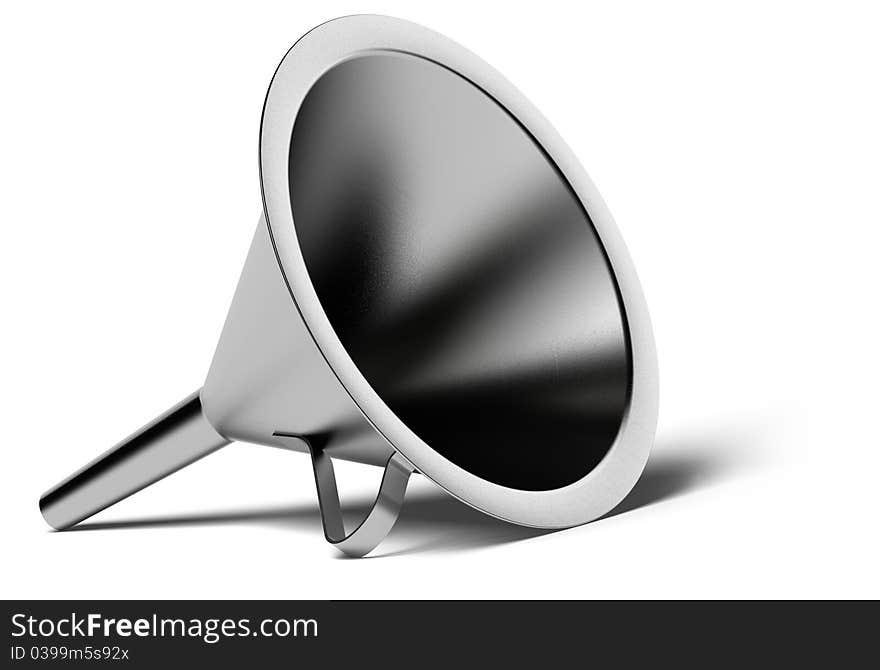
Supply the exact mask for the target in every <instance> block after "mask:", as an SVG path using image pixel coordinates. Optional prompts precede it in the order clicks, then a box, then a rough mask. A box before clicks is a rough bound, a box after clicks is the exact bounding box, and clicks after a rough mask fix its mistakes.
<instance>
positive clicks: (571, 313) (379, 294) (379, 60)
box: [290, 52, 631, 491]
mask: <svg viewBox="0 0 880 670" xmlns="http://www.w3.org/2000/svg"><path fill="white" fill-rule="evenodd" d="M290 198H291V204H292V208H293V221H294V225H295V227H296V232H297V237H298V240H299V243H300V247H301V249H302V253H303V258H304V259H305V264H306V268H307V269H308V272H309V277H310V279H311V281H312V284H313V285H314V287H315V291H316V293H317V295H318V299H319V300H320V302H321V306H322V307H323V309H324V311H325V313H326V315H327V318H328V319H329V320H330V324H331V326H332V327H333V329H334V330H335V332H336V334H337V335H338V336H339V340H340V341H341V343H342V345H343V346H344V347H345V349H346V351H347V352H348V354H349V356H351V359H352V360H353V362H354V364H355V365H356V366H357V368H358V370H360V372H361V373H362V374H363V375H364V377H365V378H366V380H367V382H369V384H370V385H371V386H372V387H373V389H375V391H376V392H377V393H378V394H379V395H380V396H381V398H382V399H383V400H384V402H385V403H386V404H387V405H388V407H389V409H390V410H391V411H392V412H394V413H395V414H396V415H397V416H398V417H400V419H401V420H403V421H404V422H405V423H406V424H407V425H408V426H409V427H410V428H411V429H412V430H413V431H414V432H415V433H416V434H417V435H418V436H419V437H420V438H421V439H422V440H423V441H424V442H426V443H427V444H428V445H429V446H430V447H431V448H432V449H434V450H435V451H437V452H438V453H440V454H441V455H442V456H444V457H446V458H448V459H449V460H451V461H452V462H454V463H456V464H457V465H459V466H460V467H462V468H464V469H466V470H468V471H469V472H471V473H473V474H475V475H477V476H479V477H481V478H483V479H486V480H488V481H492V482H494V483H496V484H500V485H503V486H507V487H511V488H516V489H527V490H536V491H537V490H546V489H553V488H559V487H562V486H565V485H567V484H571V483H572V482H575V481H577V480H579V479H581V478H582V477H583V476H584V475H586V474H587V473H588V472H589V471H590V470H591V469H592V468H593V467H595V466H596V464H598V463H599V461H600V460H602V458H603V457H604V456H605V454H606V453H607V452H608V449H609V448H610V447H611V444H612V442H613V441H614V438H615V437H616V435H617V431H618V428H619V427H620V423H621V418H622V416H623V414H624V412H625V410H626V405H627V402H628V400H629V393H628V387H629V382H630V376H631V371H630V365H629V352H628V342H627V336H626V333H625V330H624V327H623V316H622V314H621V310H620V305H619V303H618V296H617V286H616V284H615V282H614V279H613V277H612V276H611V273H610V270H609V267H608V263H607V261H606V259H605V255H604V252H603V250H602V247H601V245H600V243H599V241H598V239H597V237H596V233H595V231H594V229H593V227H592V224H591V223H590V221H589V219H588V217H587V215H586V212H585V211H584V209H583V207H582V206H581V204H580V203H579V202H578V200H577V198H576V197H575V196H574V194H573V193H572V192H571V189H570V188H569V186H568V184H567V183H566V182H565V179H564V178H563V177H562V176H561V175H560V174H559V173H558V171H557V170H556V169H555V167H554V166H553V164H552V163H551V162H550V161H549V160H548V159H547V157H546V156H545V155H544V154H543V153H542V152H541V149H540V147H538V146H537V145H536V144H535V142H534V140H533V139H532V138H531V137H530V136H529V135H528V133H527V132H525V130H524V129H523V128H522V127H521V126H520V125H519V124H518V123H517V122H516V121H514V120H513V119H512V118H511V117H510V115H509V114H507V113H506V112H505V111H504V110H503V109H502V108H501V107H499V106H498V104H497V103H495V102H494V101H493V100H491V99H490V98H489V97H487V96H486V95H485V94H484V93H483V92H481V91H480V90H479V89H477V88H476V87H474V86H473V85H472V84H470V83H469V82H467V81H466V80H465V79H463V78H462V77H460V76H459V75H456V74H454V73H453V72H450V71H449V70H448V69H446V68H443V67H441V66H439V65H437V64H436V63H432V62H430V61H427V60H425V59H423V58H417V57H414V56H408V55H403V54H395V53H387V52H386V53H372V54H368V55H364V56H360V57H355V58H352V59H349V60H346V61H344V62H343V63H340V64H339V65H336V66H335V67H333V68H331V69H330V70H329V71H328V72H326V73H325V74H324V75H323V76H322V77H321V78H320V79H318V81H317V82H315V84H314V85H313V86H312V88H311V90H310V91H309V93H308V95H307V96H306V98H305V101H304V102H303V104H302V106H301V108H300V110H299V113H298V115H297V118H296V123H295V125H294V128H293V139H292V141H291V144H290Z"/></svg>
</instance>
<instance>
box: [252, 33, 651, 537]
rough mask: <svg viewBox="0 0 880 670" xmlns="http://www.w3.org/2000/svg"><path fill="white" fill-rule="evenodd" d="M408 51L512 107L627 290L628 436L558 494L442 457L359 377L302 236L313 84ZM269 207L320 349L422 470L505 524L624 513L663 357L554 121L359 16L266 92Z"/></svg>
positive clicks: (410, 38)
mask: <svg viewBox="0 0 880 670" xmlns="http://www.w3.org/2000/svg"><path fill="white" fill-rule="evenodd" d="M369 52H397V53H405V54H409V55H412V56H416V57H420V58H424V59H427V60H429V61H433V62H435V63H437V64H439V65H441V66H442V67H445V68H447V69H449V70H451V71H452V72H454V73H456V74H458V75H459V76H461V77H463V78H465V79H466V80H468V81H469V82H470V83H472V84H473V85H474V86H476V87H477V88H479V89H480V90H481V91H482V92H483V93H485V94H486V95H487V96H489V97H490V98H491V99H493V100H494V101H495V102H496V103H497V104H498V105H500V106H501V107H502V108H503V109H504V110H506V111H507V112H508V113H509V114H510V115H511V116H512V117H513V118H514V119H515V120H516V121H517V122H518V123H519V124H520V125H521V126H522V127H523V128H524V130H525V131H526V132H528V133H529V134H531V136H532V137H533V139H534V140H535V142H536V143H537V144H538V145H539V146H540V147H541V149H542V150H543V151H544V152H545V153H546V154H547V156H548V157H549V159H550V160H551V161H552V162H553V164H554V165H555V166H556V168H557V169H558V171H559V173H560V174H561V175H562V176H563V177H564V179H565V180H566V181H567V182H568V184H569V186H570V187H571V190H572V191H573V192H574V194H575V195H576V196H577V198H578V199H579V201H580V203H581V205H582V207H583V208H584V210H585V211H586V212H587V214H588V216H589V219H590V222H591V223H592V225H593V228H594V230H595V231H596V234H597V236H598V238H599V241H600V243H601V245H602V247H603V249H604V251H605V254H606V257H607V259H608V263H609V266H610V268H611V271H612V273H613V276H614V279H615V282H616V284H617V286H618V289H619V298H620V302H621V307H622V311H623V312H624V314H625V319H624V322H625V328H626V329H627V331H628V333H627V334H628V337H629V344H630V356H631V365H632V370H631V378H632V388H631V389H630V397H629V403H628V406H627V409H626V411H625V413H624V416H623V417H622V419H621V425H620V429H619V431H618V434H617V437H616V438H615V440H614V442H613V444H612V445H611V447H610V448H609V449H608V452H607V454H606V455H605V457H604V458H603V459H602V461H601V462H600V463H599V464H598V465H597V466H596V467H595V468H593V469H592V470H591V471H590V472H588V473H587V474H586V475H585V476H584V477H582V478H581V479H579V480H577V481H576V482H574V483H572V484H569V485H567V486H563V487H561V488H557V489H550V490H539V491H530V490H521V489H513V488H508V487H505V486H501V485H498V484H495V483H492V482H489V481H487V480H485V479H482V478H480V477H478V476H476V475H474V474H472V473H470V472H469V471H467V470H465V469H464V468H462V467H460V466H458V465H456V464H455V463H453V462H452V461H450V460H448V459H447V458H445V457H443V456H441V455H440V454H439V453H437V452H436V451H435V450H433V449H432V448H431V447H430V445H428V444H427V443H425V442H424V441H422V440H421V439H420V438H419V437H418V435H416V434H415V433H414V432H413V431H412V430H411V429H410V428H408V427H407V425H406V424H405V423H404V422H403V421H402V420H401V419H400V418H399V417H397V415H396V414H395V413H394V412H393V411H392V410H391V409H390V408H389V407H388V406H387V404H386V403H385V401H384V400H383V399H382V397H381V396H380V395H379V393H378V392H377V391H376V390H375V389H373V388H372V386H371V385H370V384H369V382H368V381H367V380H366V379H365V378H364V376H363V375H362V374H361V372H360V371H359V369H358V367H357V365H356V364H355V362H354V360H353V359H352V358H351V357H350V356H349V354H348V352H347V351H346V349H345V347H344V346H343V344H342V342H341V341H340V339H339V337H338V335H337V334H336V332H335V330H334V329H333V327H332V325H331V324H330V321H329V319H328V318H327V315H326V314H325V312H324V309H323V307H322V305H321V302H320V299H319V297H318V294H317V291H316V290H315V288H314V286H313V284H312V281H311V279H310V276H309V274H308V271H307V269H306V263H305V259H304V257H303V253H302V250H301V249H300V245H299V242H298V239H297V233H296V227H295V223H294V220H293V210H292V206H291V198H290V190H289V186H288V185H289V162H288V158H289V152H290V143H291V139H292V133H293V127H294V122H295V120H296V116H297V113H298V111H299V108H300V106H301V105H302V103H303V101H304V100H305V97H306V95H307V94H308V92H309V91H310V90H311V88H312V86H313V85H314V83H315V82H316V81H317V80H318V79H320V77H322V76H323V75H324V74H325V73H326V72H327V71H329V70H330V69H331V68H333V67H334V66H336V65H338V64H339V63H341V62H343V61H345V60H348V59H350V58H353V57H356V56H360V55H363V54H366V53H369ZM259 167H260V177H261V187H262V193H263V204H264V210H265V215H266V221H267V223H268V228H269V233H270V236H271V239H272V243H273V246H274V248H275V253H276V256H277V259H278V262H279V266H280V269H281V271H282V274H283V276H284V278H285V281H286V283H287V286H288V288H289V290H290V293H291V297H292V299H293V301H294V303H295V305H296V307H297V309H298V310H299V312H300V314H301V315H302V318H303V321H304V323H305V324H306V328H307V329H308V331H309V334H310V335H311V337H312V339H313V340H314V342H315V344H316V346H317V347H318V349H319V350H320V352H321V354H322V355H323V357H324V358H325V360H326V361H327V363H328V365H329V366H330V368H331V369H332V370H333V372H334V374H335V375H336V377H337V379H338V380H339V382H340V383H341V384H342V386H343V387H344V388H345V390H346V392H347V393H348V394H349V396H350V397H351V398H352V400H353V402H354V403H355V404H356V405H357V406H358V408H359V409H360V411H361V412H362V413H363V415H364V416H365V417H366V419H367V420H368V421H369V422H370V423H371V424H372V425H373V426H374V428H375V429H376V430H377V431H378V432H379V433H380V434H381V435H382V436H383V437H384V438H385V439H386V440H387V441H388V442H389V443H390V444H391V445H392V446H393V447H394V448H395V449H396V450H398V451H399V452H400V453H401V454H402V455H403V456H404V457H405V458H406V459H407V460H408V461H410V462H411V463H412V464H413V465H414V466H415V467H416V468H417V469H418V470H419V471H420V472H422V473H423V474H424V475H426V476H427V477H428V478H429V479H431V480H432V481H434V482H435V483H437V484H438V485H439V486H440V487H442V488H443V489H445V490H446V491H448V492H449V493H450V494H452V495H453V496H455V497H456V498H458V499H460V500H462V501H463V502H465V503H466V504H468V505H470V506H472V507H475V508H477V509H479V510H481V511H482V512H484V513H486V514H489V515H491V516H495V517H498V518H501V519H504V520H506V521H511V522H514V523H518V524H521V525H526V526H534V527H540V528H561V527H568V526H574V525H578V524H581V523H586V522H588V521H591V520H593V519H595V518H598V517H600V516H602V515H604V514H605V513H607V512H608V511H610V510H611V509H612V508H613V507H614V506H616V505H617V504H618V503H619V502H620V501H621V500H622V499H623V498H624V497H625V496H626V494H627V493H628V492H629V491H630V490H631V489H632V487H633V485H634V484H635V482H636V481H637V480H638V477H639V476H640V474H641V472H642V470H643V468H644V465H645V463H646V462H647V458H648V454H649V452H650V448H651V444H652V442H653V436H654V431H655V427H656V422H657V404H658V385H657V362H656V352H655V348H654V340H653V334H652V330H651V325H650V319H649V316H648V311H647V306H646V304H645V299H644V296H643V294H642V290H641V286H640V284H639V281H638V278H637V276H636V273H635V269H634V267H633V264H632V261H631V259H630V257H629V253H628V251H627V249H626V246H625V244H624V242H623V239H622V238H621V236H620V233H619V231H618V230H617V227H616V225H615V223H614V221H613V219H612V217H611V215H610V213H609V212H608V209H607V207H606V206H605V204H604V202H603V201H602V199H601V196H600V195H599V193H598V191H597V190H596V188H595V186H594V185H593V184H592V182H591V181H590V179H589V177H588V176H587V174H586V172H585V171H584V169H583V167H581V165H580V163H579V162H578V160H577V158H576V157H575V156H574V154H573V152H572V150H571V149H570V148H569V147H568V146H567V144H566V143H565V142H564V141H563V140H562V138H561V137H560V136H559V135H558V134H557V133H556V131H555V130H554V129H553V127H552V126H551V125H550V123H549V122H548V121H547V120H546V119H544V117H543V116H542V115H541V114H540V112H538V110H537V109H536V108H535V107H534V106H533V105H532V104H531V103H530V102H529V101H528V100H527V99H526V97H525V96H524V95H523V94H522V93H520V92H519V91H518V90H517V89H516V88H514V87H513V86H512V85H511V84H510V83H509V82H508V81H507V80H506V79H505V78H504V77H503V76H502V75H501V74H500V73H498V72H497V71H496V70H494V69H493V68H492V67H491V66H489V65H488V64H487V63H485V62H484V61H482V60H481V59H480V58H479V57H477V56H476V55H474V54H472V53H471V52H469V51H468V50H466V49H465V48H464V47H462V46H460V45H458V44H457V43H455V42H453V41H452V40H449V39H447V38H446V37H443V36H442V35H440V34H438V33H435V32H433V31H431V30H428V29H426V28H423V27H421V26H419V25H416V24H413V23H410V22H407V21H403V20H400V19H393V18H389V17H381V16H349V17H343V18H340V19H335V20H333V21H329V22H327V23H324V24H322V25H320V26H318V27H317V28H315V29H313V30H312V31H310V32H309V33H307V34H306V35H305V36H303V37H302V38H301V39H300V40H299V41H297V42H296V43H295V44H294V46H293V47H292V48H291V49H290V51H288V53H287V54H286V55H285V57H284V59H283V60H282V62H281V64H280V65H279V67H278V69H277V71H276V73H275V75H274V77H273V79H272V82H271V84H270V87H269V91H268V94H267V97H266V102H265V106H264V109H263V117H262V123H261V130H260V145H259Z"/></svg>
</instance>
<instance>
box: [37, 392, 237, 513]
mask: <svg viewBox="0 0 880 670" xmlns="http://www.w3.org/2000/svg"><path fill="white" fill-rule="evenodd" d="M226 444H229V440H227V439H226V438H225V437H223V436H221V435H219V434H218V433H217V431H215V430H214V429H213V428H212V427H211V424H210V423H208V421H207V420H206V419H205V416H204V415H203V414H202V405H201V402H200V400H199V393H198V391H196V392H195V393H193V394H192V395H190V396H189V397H187V398H186V399H185V400H183V401H182V402H180V403H179V404H177V405H175V406H174V407H172V408H171V409H170V410H168V411H167V412H166V413H165V414H163V415H162V416H160V417H159V418H157V419H155V420H154V421H152V422H150V423H148V424H147V425H146V426H144V427H143V428H141V429H140V430H139V431H137V432H136V433H134V434H132V435H130V436H128V437H127V438H126V439H124V440H123V441H122V442H120V443H119V444H117V445H116V446H115V447H113V448H112V449H110V450H109V451H107V452H106V453H104V454H102V455H101V456H99V457H98V458H96V459H95V460H94V461H92V462H91V463H89V464H88V465H86V466H85V467H84V468H82V469H81V470H79V471H77V472H76V473H74V474H73V475H71V476H70V477H68V478H67V479H65V480H64V481H63V482H61V483H60V484H58V485H57V486H55V487H53V488H52V489H50V490H49V491H47V492H46V493H45V494H43V497H42V498H40V511H42V513H43V517H44V518H45V519H46V521H47V522H48V524H49V525H50V526H52V527H53V528H57V529H58V530H62V529H64V528H69V527H70V526H73V525H75V524H77V523H79V522H80V521H82V520H83V519H86V518H88V517H90V516H92V515H93V514H96V513H97V512H100V511H101V510H102V509H104V508H106V507H109V506H110V505H112V504H113V503H116V502H119V501H120V500H122V499H123V498H127V497H128V496H130V495H131V494H132V493H135V492H137V491H140V490H141V489H142V488H144V487H146V486H149V485H150V484H152V483H154V482H157V481H159V480H160V479H162V478H163V477H166V476H168V475H170V474H171V473H172V472H176V471H177V470H180V469H181V468H184V467H186V466H187V465H189V464H190V463H193V462H194V461H197V460H199V459H200V458H202V457H203V456H207V455H208V454H210V453H211V452H213V451H216V450H217V449H219V448H220V447H222V446H224V445H226Z"/></svg>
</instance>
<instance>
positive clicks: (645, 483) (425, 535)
mask: <svg viewBox="0 0 880 670" xmlns="http://www.w3.org/2000/svg"><path fill="white" fill-rule="evenodd" d="M752 446H754V445H751V444H743V443H741V440H739V439H730V436H728V438H727V439H717V440H708V439H700V440H698V439H693V440H688V441H675V442H668V443H663V442H658V444H657V445H656V447H655V449H654V453H653V455H652V457H651V459H650V460H649V462H648V464H647V466H646V468H645V471H644V473H643V474H642V476H641V478H640V479H639V481H638V482H637V483H636V485H635V487H634V488H633V490H632V491H631V492H630V493H629V495H627V497H626V498H625V499H624V500H623V501H622V502H621V503H620V504H619V505H618V506H617V507H616V508H614V509H613V510H612V511H611V512H609V513H608V514H606V515H605V516H604V517H603V518H602V519H603V520H606V521H607V520H610V519H611V518H613V517H616V516H619V515H621V514H627V513H630V512H634V511H636V510H639V509H643V508H646V507H650V506H653V505H656V504H657V503H660V502H662V501H664V500H670V499H672V498H676V497H679V496H681V495H684V494H686V493H689V492H693V491H696V490H700V489H703V488H705V487H707V486H710V485H712V484H714V483H716V482H718V481H721V480H723V479H727V478H729V477H731V476H734V475H736V474H737V471H739V470H741V469H742V466H743V465H747V464H748V462H747V459H744V458H742V455H743V454H744V453H746V452H745V451H744V450H743V447H748V448H750V447H752ZM371 505H372V500H371V499H365V498H360V497H359V498H357V499H355V501H353V502H352V503H351V504H350V505H349V506H348V507H347V510H346V512H345V520H346V524H347V525H349V524H353V523H357V521H358V520H359V519H361V518H363V516H364V515H365V514H366V513H367V512H368V511H369V509H370V507H371ZM241 523H246V524H247V523H256V524H262V525H268V526H275V527H279V526H280V527H284V528H295V529H299V530H307V531H309V532H314V533H316V534H320V533H321V532H322V531H321V521H320V512H319V509H318V505H317V504H316V503H305V504H297V505H276V506H267V507H259V508H254V509H248V510H231V511H218V512H199V513H193V514H180V515H173V516H161V517H144V518H140V519H130V520H120V521H93V522H88V523H83V524H80V525H78V526H75V527H73V528H71V529H70V531H75V532H78V531H96V530H120V529H134V528H162V527H169V528H170V527H185V526H210V525H226V524H228V525H235V524H241ZM551 532H554V531H550V530H544V529H537V528H526V527H522V526H516V525H513V524H510V523H506V522H504V521H499V520H497V519H494V518H492V517H489V516H486V515H484V514H482V513H481V512H478V511H476V510H474V509H472V508H470V507H468V506H467V505H464V504H462V503H460V502H459V501H458V500H455V499H454V498H452V497H451V496H449V495H448V494H446V493H445V492H444V491H442V490H440V489H436V488H433V489H427V490H414V491H411V492H410V493H409V494H408V495H407V498H406V504H405V505H404V507H403V512H402V513H401V516H400V519H399V520H398V522H397V524H396V526H395V527H394V530H393V531H392V533H391V535H390V536H389V538H388V540H386V544H387V549H386V550H385V551H383V550H382V549H383V548H385V547H386V544H383V545H382V546H380V548H379V550H378V551H377V552H376V553H374V554H372V556H373V557H376V558H379V557H389V556H400V555H405V554H414V553H423V552H428V553H432V552H433V553H436V552H447V551H460V550H466V549H479V548H482V547H490V546H498V545H504V544H510V543H513V542H518V541H523V540H528V539H532V538H537V537H539V536H541V535H546V534H548V533H551ZM340 556H341V555H340Z"/></svg>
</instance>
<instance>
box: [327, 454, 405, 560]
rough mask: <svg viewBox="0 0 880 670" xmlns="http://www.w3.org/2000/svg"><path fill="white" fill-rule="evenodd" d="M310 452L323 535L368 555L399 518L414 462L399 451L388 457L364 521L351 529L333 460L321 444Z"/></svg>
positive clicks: (337, 544) (345, 549)
mask: <svg viewBox="0 0 880 670" xmlns="http://www.w3.org/2000/svg"><path fill="white" fill-rule="evenodd" d="M311 453H312V467H313V468H314V471H315V486H316V488H317V492H318V503H319V505H320V508H321V522H322V524H323V526H324V537H325V538H326V539H327V541H328V542H329V543H330V544H332V545H333V546H335V547H336V548H337V549H339V551H341V552H342V553H344V554H346V555H348V556H352V557H354V558H359V557H361V556H366V555H367V554H368V553H370V552H371V551H372V550H373V549H375V548H376V547H377V546H378V545H379V543H380V542H381V541H382V540H383V539H385V536H386V535H388V533H389V532H390V531H391V528H392V527H393V526H394V524H395V522H396V521H397V517H398V516H399V515H400V510H401V508H402V507H403V498H404V496H405V495H406V485H407V483H408V482H409V477H410V475H411V474H412V472H413V467H412V465H411V464H410V463H409V462H407V460H406V459H405V458H403V456H401V455H400V454H399V453H396V452H395V454H394V455H393V456H391V458H389V459H388V462H387V463H386V464H385V471H384V472H383V473H382V482H381V483H380V484H379V493H378V494H377V496H376V500H375V502H374V503H373V506H372V507H371V508H370V511H369V512H368V513H367V516H366V517H365V518H364V519H363V521H361V522H360V523H359V524H358V525H357V527H356V528H355V529H354V530H352V531H351V532H350V533H349V532H346V530H345V523H344V521H343V519H342V506H341V505H340V503H339V491H338V489H337V487H336V473H335V471H334V469H333V461H332V459H331V458H330V456H328V455H327V453H326V452H325V451H324V450H323V449H321V448H320V447H317V446H312V448H311Z"/></svg>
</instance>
